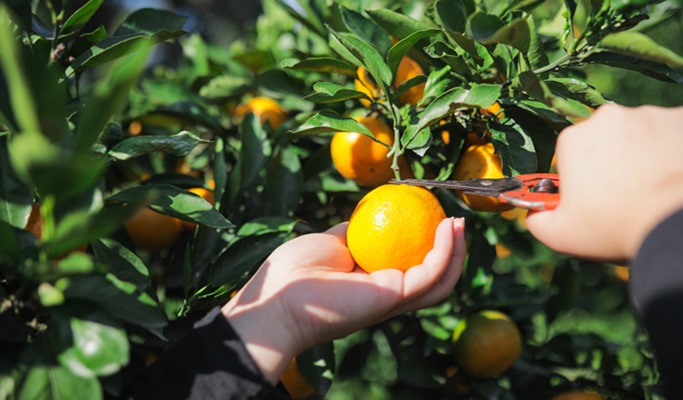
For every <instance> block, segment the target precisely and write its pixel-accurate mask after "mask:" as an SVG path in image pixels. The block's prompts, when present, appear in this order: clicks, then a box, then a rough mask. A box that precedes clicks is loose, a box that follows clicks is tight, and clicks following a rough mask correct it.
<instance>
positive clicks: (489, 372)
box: [452, 310, 522, 378]
mask: <svg viewBox="0 0 683 400" xmlns="http://www.w3.org/2000/svg"><path fill="white" fill-rule="evenodd" d="M452 341H453V343H454V348H453V355H454V358H455V362H456V363H457V364H458V366H459V367H460V369H461V370H462V371H463V372H465V373H467V374H468V375H470V376H473V377H475V378H494V377H497V376H499V375H500V374H502V373H503V372H505V371H507V369H508V368H510V366H511V365H512V364H513V363H514V362H515V361H516V360H517V358H519V355H520V354H521V352H522V336H521V335H520V333H519V329H517V326H516V325H515V323H514V322H513V321H512V320H511V319H510V317H508V316H507V315H505V314H503V313H502V312H499V311H493V310H485V311H480V312H478V313H476V314H472V315H470V316H468V317H467V318H465V319H464V320H462V321H460V323H459V324H458V325H457V326H456V328H455V331H454V332H453V336H452Z"/></svg>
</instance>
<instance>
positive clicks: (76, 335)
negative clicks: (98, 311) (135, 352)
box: [50, 313, 129, 378]
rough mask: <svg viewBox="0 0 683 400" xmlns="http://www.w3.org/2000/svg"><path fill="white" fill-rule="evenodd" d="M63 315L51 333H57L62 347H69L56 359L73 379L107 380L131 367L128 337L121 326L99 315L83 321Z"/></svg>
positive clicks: (58, 316) (59, 317) (56, 320)
mask: <svg viewBox="0 0 683 400" xmlns="http://www.w3.org/2000/svg"><path fill="white" fill-rule="evenodd" d="M60 314H61V313H58V314H57V315H55V317H54V319H53V321H52V326H51V327H50V329H51V330H56V331H58V335H59V336H61V337H60V338H59V339H61V342H62V343H65V344H66V343H70V346H69V347H67V348H66V349H65V350H64V351H62V352H61V353H60V354H59V356H58V357H57V358H58V360H59V363H60V364H62V365H63V366H65V367H66V368H68V369H69V370H70V371H71V372H72V373H73V374H74V375H76V376H81V377H84V378H90V377H95V376H108V375H111V374H113V373H115V372H117V371H118V370H120V369H121V367H123V366H124V365H126V364H127V363H128V353H129V344H128V335H127V334H126V331H125V330H124V329H123V326H121V324H120V323H117V322H116V321H113V320H110V319H108V318H104V317H103V316H100V315H97V316H85V318H87V319H81V318H77V317H73V316H68V315H60ZM93 317H95V318H93Z"/></svg>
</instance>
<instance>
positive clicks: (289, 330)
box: [221, 218, 466, 383]
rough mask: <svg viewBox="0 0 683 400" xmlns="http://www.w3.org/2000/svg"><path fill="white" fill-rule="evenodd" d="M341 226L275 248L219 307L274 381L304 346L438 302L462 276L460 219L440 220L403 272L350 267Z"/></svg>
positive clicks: (337, 336)
mask: <svg viewBox="0 0 683 400" xmlns="http://www.w3.org/2000/svg"><path fill="white" fill-rule="evenodd" d="M346 227H347V224H340V225H337V226H335V227H333V228H332V229H330V230H328V231H327V232H325V233H320V234H308V235H304V236H301V237H299V238H296V239H294V240H292V241H290V242H287V243H285V244H284V245H282V246H280V247H279V248H278V249H276V250H275V251H274V252H273V253H272V254H271V255H270V257H268V259H267V260H266V262H265V263H264V264H263V265H262V266H261V268H260V269H259V270H258V272H257V273H256V274H255V275H254V276H253V277H252V279H251V280H250V281H249V282H248V283H247V284H246V285H245V287H244V288H243V289H242V290H240V292H239V293H238V294H237V295H236V296H235V297H234V298H233V299H231V300H230V301H229V302H228V303H227V304H226V305H225V306H224V307H223V308H222V310H221V311H222V312H223V315H225V316H226V318H228V320H229V321H230V323H231V324H232V326H233V328H234V329H235V330H236V331H237V333H238V334H239V335H240V337H241V338H242V340H243V341H244V342H245V345H246V347H247V350H248V351H249V353H250V354H251V355H252V358H253V359H254V360H255V361H256V363H257V365H258V366H259V367H260V368H261V371H262V372H263V373H264V375H265V376H266V378H267V379H268V380H269V381H270V382H272V383H275V382H277V380H278V378H279V376H280V375H281V374H282V372H283V371H284V369H285V368H286V366H287V365H288V363H289V361H290V360H291V358H292V357H293V356H295V355H297V354H299V353H300V352H302V351H304V350H306V349H307V348H309V347H312V346H314V345H316V344H318V343H323V342H326V341H329V340H332V339H336V338H339V337H343V336H345V335H348V334H350V333H352V332H354V331H356V330H358V329H361V328H364V327H366V326H369V325H372V324H375V323H378V322H380V321H383V320H385V319H387V318H390V317H392V316H395V315H398V314H400V313H403V312H406V311H411V310H416V309H420V308H423V307H427V306H430V305H432V304H434V303H437V302H439V301H441V300H443V299H444V298H446V297H447V296H448V294H449V293H451V291H452V290H453V287H454V286H455V283H456V282H457V280H458V278H459V277H460V273H461V271H462V265H463V261H464V258H465V254H466V247H465V239H464V221H463V220H462V219H452V218H448V219H445V220H444V221H442V222H441V224H440V225H439V227H438V228H437V232H436V238H435V240H434V248H433V249H432V250H431V251H430V252H429V253H428V254H427V256H426V257H425V259H424V261H423V263H422V264H420V265H418V266H415V267H413V268H411V269H409V270H408V271H407V272H405V273H404V272H401V271H399V270H396V269H386V270H381V271H376V272H373V273H371V274H368V273H366V272H365V271H363V270H362V269H360V268H359V267H358V266H356V264H355V262H354V260H353V258H352V257H351V254H350V253H349V250H348V248H347V247H346Z"/></svg>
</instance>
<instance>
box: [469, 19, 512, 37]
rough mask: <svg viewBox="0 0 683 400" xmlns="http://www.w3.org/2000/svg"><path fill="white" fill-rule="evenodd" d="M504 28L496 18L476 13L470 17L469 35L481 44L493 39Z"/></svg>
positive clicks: (501, 22)
mask: <svg viewBox="0 0 683 400" xmlns="http://www.w3.org/2000/svg"><path fill="white" fill-rule="evenodd" d="M504 26H505V25H504V24H503V21H501V20H500V18H498V17H497V16H495V15H491V14H486V13H485V12H483V11H477V12H476V13H474V14H473V15H472V16H470V20H469V31H470V32H469V33H470V35H472V37H473V38H474V39H475V40H477V41H480V42H481V41H482V40H487V39H489V38H491V37H493V36H494V35H495V34H496V32H498V31H499V30H500V29H503V27H504Z"/></svg>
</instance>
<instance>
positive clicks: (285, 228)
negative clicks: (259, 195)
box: [210, 218, 297, 286]
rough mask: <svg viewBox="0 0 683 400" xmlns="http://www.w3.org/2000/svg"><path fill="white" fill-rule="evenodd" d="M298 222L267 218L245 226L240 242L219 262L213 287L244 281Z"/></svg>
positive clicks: (230, 248) (213, 275)
mask: <svg viewBox="0 0 683 400" xmlns="http://www.w3.org/2000/svg"><path fill="white" fill-rule="evenodd" d="M296 223H297V222H296V221H294V220H291V219H283V218H263V219H257V220H254V221H251V222H248V223H246V224H245V225H243V226H242V227H241V228H240V229H239V231H238V232H237V240H236V241H235V242H233V243H232V244H231V245H230V247H228V248H227V250H226V251H225V252H223V254H221V255H220V257H219V258H218V260H216V264H215V266H214V269H213V274H212V276H211V279H210V282H211V283H212V285H214V286H219V285H223V284H227V283H234V282H235V281H236V280H238V279H242V278H244V276H245V274H247V272H249V271H250V270H252V269H254V268H256V267H257V266H258V265H259V264H260V263H261V262H262V261H263V260H264V259H265V258H266V257H268V255H269V254H270V253H272V252H273V251H274V250H275V249H276V248H277V247H279V246H280V245H281V244H282V243H284V242H285V240H286V239H287V237H288V236H289V235H290V233H291V232H292V230H293V229H294V226H295V225H296Z"/></svg>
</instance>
